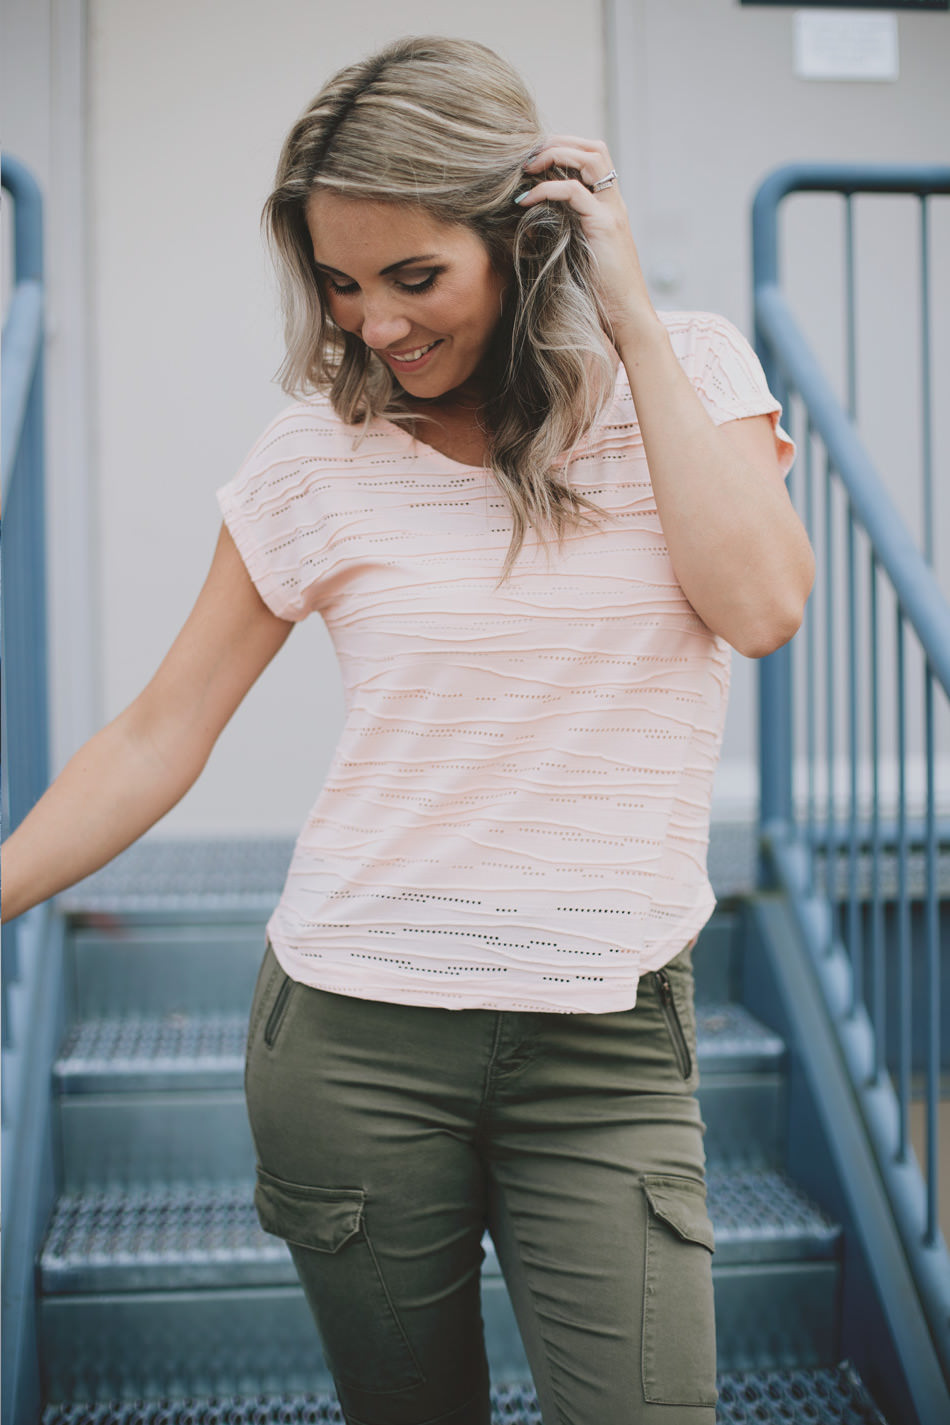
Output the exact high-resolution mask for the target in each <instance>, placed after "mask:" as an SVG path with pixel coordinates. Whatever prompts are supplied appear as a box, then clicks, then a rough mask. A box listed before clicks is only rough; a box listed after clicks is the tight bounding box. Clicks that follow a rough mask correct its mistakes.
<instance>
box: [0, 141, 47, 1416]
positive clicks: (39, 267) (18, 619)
mask: <svg viewBox="0 0 950 1425" xmlns="http://www.w3.org/2000/svg"><path fill="white" fill-rule="evenodd" d="M2 179H3V188H4V189H5V190H6V192H7V193H8V194H9V195H10V198H11V199H12V201H13V236H14V243H15V252H14V288H13V293H12V296H11V299H10V303H9V307H8V311H7V317H6V321H5V323H4V328H3V393H2V412H0V418H2V442H0V490H2V500H3V505H2V514H3V597H2V604H0V682H2V690H0V691H2V715H3V742H2V793H3V797H2V800H3V813H2V815H3V830H4V833H7V832H9V831H10V830H12V828H13V827H15V826H16V825H17V823H18V822H19V821H21V820H22V818H23V817H24V816H25V815H26V813H27V812H28V811H29V809H30V807H31V806H32V805H33V803H34V802H35V801H36V800H37V798H38V797H39V796H41V794H42V793H43V791H44V790H45V788H46V784H47V781H48V777H49V713H48V690H47V661H46V660H47V645H46V521H45V494H44V466H45V461H44V438H43V204H42V199H41V196H40V190H39V188H38V186H37V184H36V182H35V180H34V179H33V177H32V175H31V174H30V173H29V171H28V170H27V169H26V168H25V167H24V166H23V165H22V164H21V163H19V162H17V160H16V159H12V158H7V157H4V159H3V165H2ZM49 924H50V919H49V916H48V912H47V907H45V906H39V907H37V908H36V909H35V910H33V911H31V912H30V913H29V914H28V915H24V916H22V917H21V918H20V919H19V920H16V921H13V922H12V923H11V924H8V925H4V927H3V937H2V950H3V953H2V1025H3V1101H2V1123H3V1135H2V1136H3V1152H2V1158H3V1214H4V1230H3V1258H2V1260H3V1270H2V1329H0V1335H2V1343H3V1369H2V1376H0V1380H2V1405H0V1409H2V1418H3V1420H4V1421H5V1422H7V1421H8V1422H9V1425H27V1422H30V1421H35V1420H37V1419H39V1413H40V1381H39V1364H38V1348H37V1341H36V1309H35V1299H34V1298H35V1290H36V1280H35V1255H36V1250H37V1246H38V1239H39V1234H40V1233H41V1232H42V1228H43V1223H44V1221H45V1213H46V1211H47V1210H48V1203H47V1202H46V1198H45V1196H44V1194H46V1195H48V1192H49V1190H50V1184H51V1176H50V1175H51V1168H50V1165H49V1154H48V1144H49V1135H48V1128H47V1125H46V1114H47V1113H48V1106H47V1101H48V1097H49V1088H48V1085H49V1072H50V1065H51V1063H52V1056H53V1053H54V1043H55V1036H56V1016H55V1012H54V1008H53V1007H54V1005H55V1003H56V998H57V994H58V985H59V982H60V979H59V977H60V973H61V972H60V968H59V963H58V961H57V959H56V957H55V956H54V955H52V954H51V953H50V944H49V941H48V936H47V928H48V926H49Z"/></svg>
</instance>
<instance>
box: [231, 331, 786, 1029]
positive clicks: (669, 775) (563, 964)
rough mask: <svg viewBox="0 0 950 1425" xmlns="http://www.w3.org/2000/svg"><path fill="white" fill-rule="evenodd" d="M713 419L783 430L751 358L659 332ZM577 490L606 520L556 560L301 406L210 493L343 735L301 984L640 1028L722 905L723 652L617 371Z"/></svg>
mask: <svg viewBox="0 0 950 1425" xmlns="http://www.w3.org/2000/svg"><path fill="white" fill-rule="evenodd" d="M661 316H662V320H663V322H664V324H665V325H666V327H667V329H668V331H669V334H670V337H671V340H672V343H673V347H674V350H675V351H676V354H677V356H678V357H679V360H680V362H681V363H682V365H683V366H684V368H685V370H686V372H687V374H688V375H689V377H690V380H691V381H692V384H693V386H694V387H695V389H696V391H697V392H698V394H699V397H700V399H701V400H702V402H703V405H704V406H705V407H706V409H707V410H708V411H709V413H710V414H711V416H712V418H713V420H714V421H716V422H717V423H720V422H723V421H728V420H733V419H735V418H737V417H741V416H751V415H758V414H762V413H769V414H771V416H772V420H773V424H774V426H775V432H776V445H777V450H778V456H779V461H780V464H781V468H782V470H783V473H784V472H786V471H787V470H788V468H789V466H790V465H791V462H792V457H793V451H794V448H793V446H792V443H791V441H790V440H789V439H788V437H787V436H786V435H785V433H784V432H783V431H782V429H781V427H780V426H779V424H778V418H779V414H780V407H779V404H778V402H777V401H776V400H775V399H774V398H773V397H772V396H771V395H770V394H769V391H768V389H767V387H766V384H765V378H764V376H763V373H762V369H761V367H760V365H759V363H758V361H757V359H756V357H755V354H754V353H753V351H752V350H751V348H750V347H749V345H748V343H747V342H746V340H745V338H744V337H742V336H741V335H740V333H739V332H738V331H737V330H736V328H735V327H733V326H732V325H731V324H730V323H729V322H727V321H725V320H724V319H723V318H721V317H717V316H710V315H708V314H705V313H696V312H675V313H663V314H661ZM570 478H571V480H572V482H573V484H574V486H575V488H577V489H578V490H581V491H583V492H584V493H585V494H588V495H590V496H591V497H592V498H593V499H594V500H595V501H596V502H597V503H598V504H599V505H600V506H602V507H603V508H604V509H605V510H606V511H607V513H608V518H607V519H606V520H602V521H600V524H599V527H597V528H579V529H577V530H574V531H571V532H570V533H568V534H567V536H566V537H565V539H564V542H563V545H562V547H561V548H560V549H559V548H558V545H557V541H556V539H555V538H553V537H552V538H551V540H550V541H548V542H541V541H539V540H538V538H537V536H536V535H535V534H534V533H533V531H529V533H528V537H527V539H526V541H525V547H524V549H523V550H522V553H521V555H520V556H519V558H518V561H517V563H516V564H515V567H514V570H513V573H512V576H511V578H510V580H509V581H508V582H507V583H506V584H503V585H502V586H501V587H500V588H499V589H497V590H496V589H495V587H494V586H495V584H496V582H497V579H498V576H499V574H500V572H501V567H502V562H503V560H504V557H505V552H506V550H507V547H508V540H509V535H510V530H511V519H510V514H509V511H508V507H507V503H506V501H505V499H504V497H503V495H502V494H501V492H500V490H499V488H498V486H497V484H496V482H495V480H494V477H493V476H492V474H491V472H490V471H488V470H484V469H475V468H472V467H469V466H463V465H460V464H458V463H457V462H455V461H453V460H450V459H448V457H447V456H444V455H440V454H438V453H437V452H436V451H435V450H432V449H431V448H430V447H428V446H427V445H425V444H423V443H422V442H421V441H419V440H416V439H414V438H413V437H412V436H411V435H409V434H407V433H406V432H405V431H403V430H401V429H400V428H398V427H397V426H395V425H392V424H390V423H389V422H387V421H384V420H379V421H376V422H375V423H374V424H373V425H372V426H371V427H370V429H369V432H368V433H367V434H365V435H363V436H362V437H359V433H358V432H357V431H356V430H355V429H354V428H353V427H348V426H346V425H344V424H343V423H342V422H341V421H340V420H339V419H338V418H337V416H336V415H335V414H334V413H333V411H332V410H331V408H330V406H329V405H328V403H327V402H326V401H325V400H324V399H322V398H314V399H312V400H307V401H305V402H300V403H297V404H295V405H292V406H290V407H289V408H288V409H286V410H285V411H283V412H282V414H281V415H279V416H278V417H277V418H276V420H274V421H273V422H272V423H271V425H270V426H269V427H268V429H267V430H266V431H265V433H264V435H263V436H262V437H261V439H260V440H259V441H258V442H257V444H256V445H255V446H254V448H253V450H252V451H251V453H250V455H249V456H248V458H247V460H246V461H245V463H244V465H243V466H242V468H241V470H240V471H239V473H238V475H237V476H236V477H235V479H234V480H232V481H231V482H230V483H229V484H228V485H226V486H225V487H224V488H223V489H222V490H220V491H219V492H218V498H219V501H220V504H221V509H222V511H223V514H224V518H225V521H226V523H227V526H228V528H229V530H230V531H231V534H232V536H233V538H234V541H235V543H236V545H237V547H238V549H239V550H240V552H241V555H242V557H243V559H244V561H245V563H246V565H247V568H248V570H249V572H250V575H251V578H252V579H253V580H254V583H255V585H256V586H257V588H258V589H259V591H260V593H261V595H262V597H263V598H264V600H265V601H266V603H267V604H268V606H269V607H270V608H271V609H272V610H273V611H274V613H275V614H278V615H279V616H280V617H281V618H285V619H301V618H304V617H305V616H306V615H307V614H309V613H312V612H314V611H317V612H319V613H320V614H321V616H322V617H323V618H324V620H325V621H326V624H327V627H328V629H329V631H330V634H331V636H332V638H333V642H334V645H335V647H336V651H337V655H338V658H339V661H340V666H341V669H342V674H343V679H344V684H345V690H346V723H345V726H344V729H343V733H342V736H341V738H340V742H339V745H338V747H337V749H336V754H335V757H334V760H333V763H332V766H331V768H330V771H329V773H328V775H327V779H326V782H325V784H324V786H323V789H322V791H321V792H320V795H319V797H318V799H317V802H316V805H315V806H314V808H313V810H312V812H311V813H310V815H309V817H308V819H307V822H306V825H305V826H304V828H303V831H302V832H301V834H300V837H299V839H298V841H297V846H296V851H295V853H294V857H293V861H292V864H291V867H290V871H289V873H288V877H287V882H286V885H285V888H284V892H283V895H282V898H281V900H280V903H279V905H278V906H277V909H276V911H275V912H274V914H273V916H272V918H271V920H270V923H269V926H268V934H269V937H270V940H271V943H272V945H273V947H274V951H275V954H276V956H277V958H278V960H279V961H280V963H281V965H282V966H283V968H284V969H285V971H286V972H287V973H288V974H289V975H290V976H291V977H292V978H293V979H295V980H300V981H302V982H303V983H305V984H308V985H314V986H318V987H319V988H322V989H326V990H332V991H335V992H336V993H339V994H349V995H357V996H361V997H363V998H369V999H379V1000H390V1001H396V1002H398V1003H404V1004H428V1005H440V1006H444V1007H446V1008H449V1009H463V1008H486V1009H525V1010H555V1011H565V1012H572V1011H573V1012H582V1011H608V1010H619V1009H627V1008H630V1007H631V1006H632V1005H633V1004H634V1002H635V1000H636V991H637V977H638V976H639V975H641V974H643V973H644V972H645V971H647V970H651V969H656V968H658V967H659V966H661V965H663V964H664V963H665V962H666V961H668V960H669V959H671V958H672V957H673V956H674V955H675V954H677V952H678V951H679V950H680V949H682V947H683V946H684V945H685V944H686V943H687V941H689V940H690V939H691V938H692V937H693V936H695V935H696V933H697V932H698V931H699V930H700V928H701V927H702V926H703V924H704V923H705V921H706V920H707V919H708V917H709V915H710V913H711V911H712V909H713V905H714V898H713V893H712V890H711V888H710V885H709V882H708V879H707V876H706V847H707V841H708V831H709V806H710V795H711V790H712V778H713V771H714V769H715V765H716V761H717V758H718V754H719V747H720V742H721V738H722V729H723V721H724V718H725V712H726V696H727V692H728V687H729V656H730V650H729V647H728V645H727V644H726V643H725V642H724V640H723V639H721V638H719V637H717V636H716V635H714V634H713V633H711V632H710V631H709V629H708V628H707V627H706V626H705V624H704V623H703V622H702V621H701V619H699V618H698V617H697V615H696V614H695V613H694V611H693V609H692V607H691V606H690V604H689V603H688V602H687V600H686V597H685V595H684V594H683V591H682V589H681V588H680V586H679V584H678V583H677V580H676V577H675V575H674V573H673V569H672V566H671V563H670V559H669V555H668V553H667V548H666V543H665V540H664V538H663V532H662V530H661V528H660V523H659V519H658V517H657V512H656V505H655V502H654V498H653V491H652V488H651V484H650V476H649V472H648V470H647V464H646V459H645V456H644V450H643V445H642V442H641V438H640V431H639V428H638V425H637V418H636V413H635V411H634V408H633V402H632V399H631V396H630V390H629V386H628V383H627V379H626V375H625V373H624V371H623V368H622V367H621V368H620V370H619V373H618V378H617V387H616V394H615V399H614V402H613V404H612V406H611V408H610V409H609V410H608V411H607V412H606V414H605V417H604V418H603V419H602V420H601V421H600V422H599V423H598V425H597V426H596V427H595V428H594V429H593V430H592V431H591V432H590V434H589V436H588V437H587V438H586V440H585V441H584V443H583V445H582V446H581V448H580V449H579V451H578V454H577V456H576V459H575V462H574V463H573V464H572V466H571V470H570Z"/></svg>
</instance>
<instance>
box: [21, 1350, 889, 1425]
mask: <svg viewBox="0 0 950 1425" xmlns="http://www.w3.org/2000/svg"><path fill="white" fill-rule="evenodd" d="M718 1384H719V1405H718V1407H717V1410H716V1420H717V1422H718V1425H887V1422H886V1421H885V1419H884V1416H883V1415H882V1414H881V1413H880V1411H879V1410H878V1409H877V1406H876V1405H875V1404H874V1402H873V1401H872V1400H871V1397H870V1396H869V1395H868V1393H867V1391H866V1389H865V1387H864V1383H863V1382H862V1380H861V1378H860V1376H859V1375H858V1373H857V1372H856V1371H855V1369H854V1367H853V1366H852V1365H851V1364H850V1363H849V1362H847V1361H845V1362H842V1364H841V1365H839V1366H834V1367H829V1368H827V1369H825V1370H807V1371H806V1370H791V1371H769V1372H754V1373H750V1374H744V1375H724V1376H720V1378H719V1382H718ZM491 1403H492V1425H541V1412H540V1411H539V1409H538V1402H537V1397H536V1395H535V1392H534V1388H533V1387H532V1386H531V1385H528V1384H525V1383H517V1384H513V1385H499V1386H495V1387H494V1388H493V1390H492V1393H491ZM42 1425H343V1415H342V1412H341V1410H340V1407H339V1405H338V1404H337V1401H336V1399H335V1397H333V1396H329V1395H324V1396H318V1395H309V1396H301V1395H282V1396H272V1397H268V1398H264V1397H256V1398H254V1399H246V1398H238V1397H231V1398H227V1399H226V1398H223V1397H220V1398H217V1399H214V1400H203V1401H202V1400H193V1401H155V1402H151V1403H141V1404H136V1403H129V1402H123V1403H121V1404H115V1405H88V1406H87V1405H50V1406H47V1408H46V1410H45V1411H44V1412H43V1420H42Z"/></svg>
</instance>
